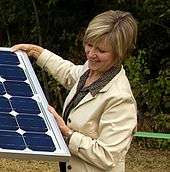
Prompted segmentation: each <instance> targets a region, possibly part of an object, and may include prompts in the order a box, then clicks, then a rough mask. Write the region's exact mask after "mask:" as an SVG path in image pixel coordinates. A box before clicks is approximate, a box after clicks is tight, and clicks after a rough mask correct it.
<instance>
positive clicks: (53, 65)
mask: <svg viewBox="0 0 170 172" xmlns="http://www.w3.org/2000/svg"><path fill="white" fill-rule="evenodd" d="M36 63H37V64H38V65H39V66H40V67H41V68H42V69H44V70H45V71H47V72H48V73H49V74H51V75H52V76H53V77H54V78H55V79H56V80H57V81H58V82H59V83H60V84H62V85H63V86H64V87H65V88H66V89H69V90H70V89H71V88H72V87H73V85H74V84H75V82H76V81H77V80H78V78H79V75H80V73H81V71H82V68H83V65H74V64H73V63H72V62H70V61H68V60H64V59H63V58H61V57H60V56H58V55H56V54H54V53H52V52H50V51H48V50H46V49H45V50H44V51H43V52H42V53H41V55H40V56H39V57H38V60H37V62H36Z"/></svg>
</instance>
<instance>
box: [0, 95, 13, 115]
mask: <svg viewBox="0 0 170 172" xmlns="http://www.w3.org/2000/svg"><path fill="white" fill-rule="evenodd" d="M11 110H12V109H11V106H10V103H9V101H8V99H7V98H5V97H2V96H0V112H11Z"/></svg>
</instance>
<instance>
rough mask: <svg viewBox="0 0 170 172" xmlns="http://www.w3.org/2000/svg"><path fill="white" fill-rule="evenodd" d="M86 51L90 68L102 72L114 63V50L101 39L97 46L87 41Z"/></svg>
mask: <svg viewBox="0 0 170 172" xmlns="http://www.w3.org/2000/svg"><path fill="white" fill-rule="evenodd" d="M85 53H86V57H87V60H88V67H89V69H90V70H92V71H94V72H97V73H99V74H102V73H104V72H106V71H107V70H109V69H110V68H111V67H112V66H113V64H114V57H113V51H112V47H111V45H110V44H106V42H105V41H101V42H100V43H99V44H97V46H94V44H93V43H91V42H87V43H85Z"/></svg>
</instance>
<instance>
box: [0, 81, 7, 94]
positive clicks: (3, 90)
mask: <svg viewBox="0 0 170 172" xmlns="http://www.w3.org/2000/svg"><path fill="white" fill-rule="evenodd" d="M5 93H6V92H5V89H4V87H3V84H2V82H0V95H4V94H5Z"/></svg>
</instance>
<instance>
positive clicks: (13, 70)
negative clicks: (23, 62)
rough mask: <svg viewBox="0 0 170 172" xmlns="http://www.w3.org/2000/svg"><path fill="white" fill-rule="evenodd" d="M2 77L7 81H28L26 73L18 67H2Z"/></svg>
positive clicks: (0, 68) (0, 72)
mask: <svg viewBox="0 0 170 172" xmlns="http://www.w3.org/2000/svg"><path fill="white" fill-rule="evenodd" d="M0 76H1V77H2V78H4V79H6V80H15V81H25V80H26V76H25V73H24V71H23V70H22V69H21V68H20V67H18V66H8V65H0Z"/></svg>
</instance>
